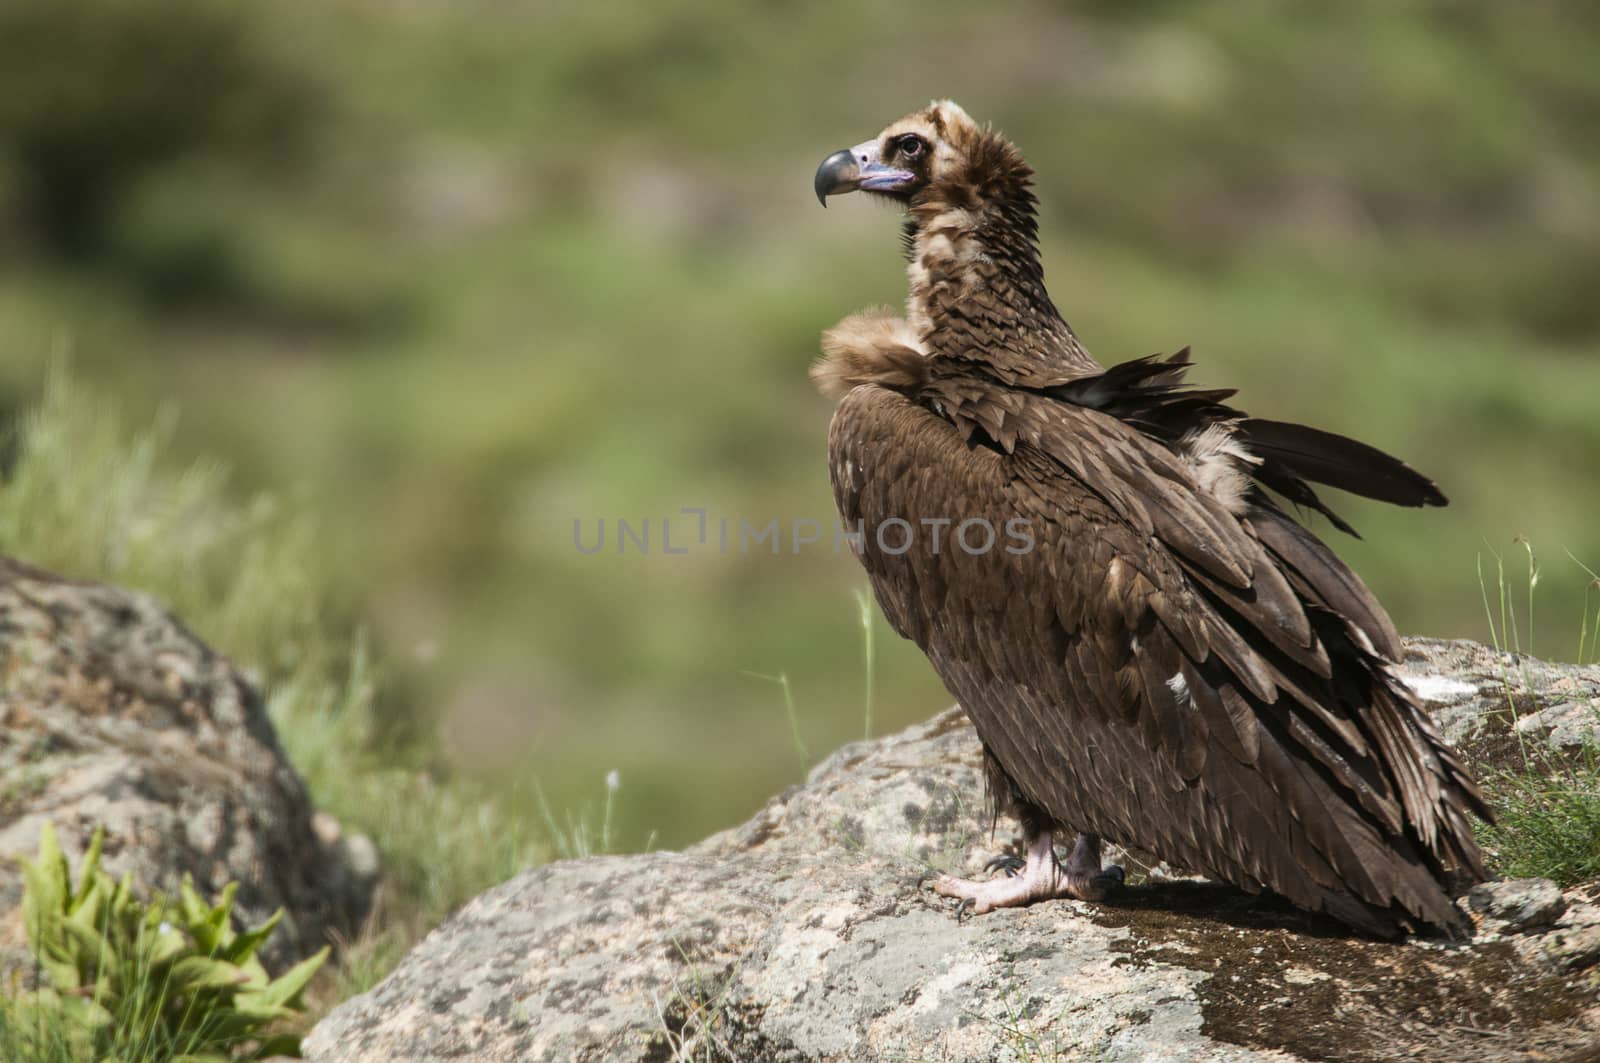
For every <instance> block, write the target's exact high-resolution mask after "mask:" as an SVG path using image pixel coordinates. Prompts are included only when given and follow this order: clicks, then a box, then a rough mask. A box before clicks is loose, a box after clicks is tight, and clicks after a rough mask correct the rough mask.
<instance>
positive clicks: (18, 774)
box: [0, 558, 376, 967]
mask: <svg viewBox="0 0 1600 1063" xmlns="http://www.w3.org/2000/svg"><path fill="white" fill-rule="evenodd" d="M0 633H3V641H0V676H3V679H0V857H4V859H3V860H0V913H7V914H5V915H3V916H0V945H4V946H6V947H8V948H9V949H11V950H12V955H13V957H15V956H16V950H18V949H21V948H24V947H25V945H26V938H25V935H24V931H23V927H22V925H21V916H20V912H19V910H18V907H19V902H20V900H21V897H22V879H21V872H20V869H19V868H18V866H17V864H16V861H15V858H17V857H19V856H31V855H32V854H33V853H34V852H36V850H37V848H38V842H39V829H40V827H41V826H42V825H43V824H44V822H45V821H46V820H49V821H51V822H53V823H54V824H55V827H56V830H57V832H58V834H59V835H60V838H61V844H62V848H63V849H64V850H65V851H66V852H67V855H68V857H69V859H71V860H72V862H73V864H74V866H76V863H77V861H78V859H79V858H80V857H81V855H82V852H83V850H84V848H85V847H86V846H87V844H88V842H89V839H90V836H91V835H92V834H93V832H94V829H95V828H96V827H97V826H102V825H103V826H104V827H105V830H106V839H105V857H104V866H105V867H106V869H107V870H108V871H110V872H111V873H112V874H113V875H121V874H122V873H123V872H125V871H131V872H132V873H133V875H134V877H135V878H136V879H137V880H139V881H141V882H143V883H144V884H145V885H146V886H148V887H150V888H155V889H161V890H163V891H167V892H173V891H175V890H176V889H177V886H178V883H179V881H180V879H181V877H182V876H183V874H184V873H186V872H187V873H189V874H191V875H193V876H194V881H195V884H196V886H197V887H198V888H199V889H200V890H201V892H202V893H205V894H207V895H211V894H214V893H216V892H217V891H219V890H220V889H221V888H222V886H223V885H224V884H226V883H227V882H229V881H238V882H239V884H240V887H239V894H238V898H237V900H236V903H235V913H236V915H237V917H238V918H239V919H240V920H241V921H243V922H246V923H253V922H256V921H259V920H261V919H264V918H266V917H267V916H268V915H270V914H271V913H272V912H273V911H275V910H276V909H277V908H279V907H280V906H281V907H283V908H284V909H285V910H286V916H285V918H284V921H283V923H282V924H281V925H280V927H279V929H278V931H277V932H276V933H275V934H274V935H273V938H272V940H271V941H270V942H269V943H268V945H267V947H266V948H265V949H264V950H263V959H264V961H265V962H266V963H267V964H268V966H269V967H279V966H282V965H284V964H286V963H287V962H289V961H291V960H293V959H298V958H300V957H302V956H305V955H308V954H310V953H311V952H314V951H315V950H316V949H318V948H320V947H321V946H322V945H323V944H324V943H325V942H326V940H327V939H328V935H329V933H330V932H331V931H340V932H345V933H350V932H353V931H354V930H355V929H356V928H357V927H358V926H359V924H360V921H361V919H362V918H363V917H364V915H365V913H366V911H367V908H368V906H369V904H370V902H371V896H372V890H373V888H374V886H375V884H376V873H375V872H376V868H375V866H374V862H373V856H372V847H371V842H369V841H367V840H366V839H364V838H349V837H345V836H344V835H343V832H342V831H341V830H340V829H339V826H338V824H337V823H336V822H335V821H333V819H332V817H319V825H320V827H321V830H320V832H319V830H318V829H315V827H314V825H313V815H312V809H311V803H310V800H309V798H308V797H307V795H306V789H305V786H304V784H303V783H302V782H301V780H300V777H299V776H298V775H296V774H295V771H294V769H293V768H292V767H291V766H290V765H289V762H288V761H287V760H286V759H285V757H284V754H283V749H282V748H281V747H280V746H279V744H278V740H277V736H276V734H275V733H274V731H273V729H272V724H271V722H270V721H269V720H268V718H267V713H266V709H265V707H264V706H263V705H262V701H261V697H260V695H259V694H258V693H257V692H256V690H255V689H254V688H253V687H252V686H251V684H250V683H249V682H248V681H247V680H246V678H245V677H244V676H243V675H241V674H240V672H239V671H238V670H237V669H236V668H234V666H233V665H231V664H230V663H229V662H228V661H227V660H226V659H224V658H223V657H222V656H220V655H219V654H217V653H215V652H213V651H212V650H211V649H209V648H208V647H207V646H206V645H205V644H204V643H202V642H201V641H200V640H199V639H197V638H196V637H195V636H194V635H192V634H190V633H189V632H188V631H187V630H185V629H184V627H183V626H182V625H181V624H180V623H179V622H178V621H177V620H175V619H174V618H173V617H172V616H170V615H169V614H168V613H167V612H165V611H164V610H163V609H161V608H160V607H159V606H158V605H157V604H156V603H155V602H154V601H153V600H151V599H150V598H148V597H146V596H144V595H141V594H134V593H130V592H128V591H124V590H118V589H116V588H113V587H106V586H100V585H97V584H91V583H78V582H73V581H69V580H64V579H61V578H58V577H56V576H52V575H50V574H48V573H45V572H42V571H39V570H37V569H34V568H31V567H28V566H26V565H23V564H20V563H18V562H15V561H11V560H8V559H5V558H0ZM330 836H331V837H330Z"/></svg>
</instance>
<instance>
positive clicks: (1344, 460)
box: [1238, 417, 1448, 506]
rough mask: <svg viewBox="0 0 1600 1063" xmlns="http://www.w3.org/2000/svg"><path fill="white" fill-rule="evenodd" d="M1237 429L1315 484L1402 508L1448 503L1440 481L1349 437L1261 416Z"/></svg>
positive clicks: (1259, 451)
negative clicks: (1438, 482) (1439, 486)
mask: <svg viewBox="0 0 1600 1063" xmlns="http://www.w3.org/2000/svg"><path fill="white" fill-rule="evenodd" d="M1238 429H1239V433H1240V434H1241V435H1242V436H1243V437H1244V439H1245V442H1246V445H1247V446H1248V447H1249V448H1250V449H1251V451H1252V452H1254V453H1255V454H1256V455H1258V456H1259V457H1261V458H1262V459H1263V460H1264V461H1269V462H1279V463H1281V464H1282V465H1284V466H1285V467H1286V468H1288V469H1289V470H1290V471H1291V472H1293V473H1295V474H1297V475H1299V476H1301V477H1303V478H1305V479H1307V480H1310V481H1312V482H1313V483H1319V484H1326V485H1327V486H1329V487H1337V488H1338V489H1340V490H1341V491H1349V492H1350V493H1351V494H1355V495H1362V496H1364V497H1366V498H1375V499H1377V500H1378V501H1380V502H1392V503H1394V504H1395V505H1397V506H1442V505H1445V504H1446V502H1447V501H1448V499H1446V498H1445V496H1444V494H1443V493H1442V492H1441V491H1440V490H1439V488H1438V485H1436V484H1435V483H1434V482H1433V481H1432V480H1430V479H1428V478H1427V477H1426V476H1424V475H1422V474H1421V473H1419V472H1417V471H1416V470H1415V469H1413V468H1412V467H1411V466H1409V465H1407V464H1406V463H1405V462H1403V461H1401V460H1400V459H1399V458H1395V457H1391V456H1390V455H1388V454H1385V453H1384V452H1383V451H1381V450H1379V449H1378V448H1377V447H1372V446H1368V445H1367V444H1365V443H1361V442H1358V441H1356V440H1354V439H1351V438H1349V437H1348V436H1341V435H1338V434H1337V433H1334V432H1324V431H1322V430H1321V429H1320V428H1310V427H1307V426H1306V425H1302V424H1290V423H1289V422H1287V421H1268V420H1264V419H1262V418H1259V417H1247V418H1245V419H1244V420H1242V421H1240V422H1239V423H1238Z"/></svg>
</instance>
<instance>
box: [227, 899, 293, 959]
mask: <svg viewBox="0 0 1600 1063" xmlns="http://www.w3.org/2000/svg"><path fill="white" fill-rule="evenodd" d="M282 921H283V909H282V908H279V909H278V910H277V911H275V912H273V913H272V915H270V916H268V917H267V921H266V922H264V923H262V924H261V925H260V926H257V927H251V928H250V929H249V930H246V931H244V932H243V933H241V934H238V935H236V936H235V937H234V939H233V940H232V941H230V942H229V943H228V945H227V947H226V948H225V949H224V950H223V956H224V957H225V958H226V959H229V960H232V961H233V962H234V963H242V962H244V961H245V960H247V959H249V958H250V957H252V956H254V955H255V954H256V950H257V949H259V948H260V947H261V946H262V945H264V944H266V941H267V939H268V938H269V937H271V936H272V932H273V931H274V930H276V929H277V928H278V924H279V923H281V922H282Z"/></svg>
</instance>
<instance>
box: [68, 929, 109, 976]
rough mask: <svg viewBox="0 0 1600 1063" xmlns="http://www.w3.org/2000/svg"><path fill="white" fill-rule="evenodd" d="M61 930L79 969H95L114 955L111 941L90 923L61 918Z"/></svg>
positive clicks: (86, 970)
mask: <svg viewBox="0 0 1600 1063" xmlns="http://www.w3.org/2000/svg"><path fill="white" fill-rule="evenodd" d="M61 930H62V936H63V938H64V939H65V940H66V942H67V943H68V945H69V946H70V949H71V952H72V955H73V958H74V961H75V962H76V963H77V966H78V969H79V970H80V971H84V972H90V971H93V970H96V969H98V968H99V967H101V966H103V965H104V964H105V963H107V962H108V961H110V960H111V958H112V957H113V956H114V955H115V951H116V950H114V949H113V948H112V947H111V942H109V941H107V940H106V938H105V936H104V935H103V934H101V933H100V931H98V930H96V929H95V928H94V927H93V926H91V925H87V924H85V923H81V922H79V921H78V920H76V919H63V920H62V921H61Z"/></svg>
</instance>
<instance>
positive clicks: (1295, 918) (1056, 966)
mask: <svg viewBox="0 0 1600 1063" xmlns="http://www.w3.org/2000/svg"><path fill="white" fill-rule="evenodd" d="M1412 649H1413V651H1414V652H1413V653H1412V654H1411V656H1410V659H1409V662H1408V670H1409V672H1408V674H1409V676H1410V678H1411V680H1412V681H1413V682H1414V683H1416V684H1417V686H1418V687H1419V689H1422V690H1424V691H1425V692H1427V693H1428V695H1429V697H1430V698H1431V699H1434V700H1433V701H1432V702H1431V704H1432V705H1433V706H1434V707H1435V708H1437V709H1439V710H1440V711H1441V712H1444V713H1445V714H1446V715H1448V714H1450V713H1453V714H1454V716H1453V717H1452V718H1453V720H1454V723H1453V726H1455V728H1456V736H1457V738H1458V739H1460V740H1462V742H1463V747H1464V748H1471V747H1472V743H1473V741H1476V740H1479V739H1481V740H1482V741H1485V742H1489V743H1490V744H1493V743H1494V742H1498V741H1500V739H1501V738H1502V737H1504V736H1503V734H1502V730H1504V729H1505V728H1504V727H1503V721H1498V717H1497V716H1496V713H1497V712H1498V711H1499V710H1498V708H1497V706H1499V704H1500V702H1501V700H1502V699H1503V698H1504V697H1505V691H1506V688H1505V686H1504V685H1503V683H1502V676H1500V675H1498V674H1487V675H1479V674H1477V673H1476V672H1473V671H1472V670H1471V669H1466V668H1461V667H1459V662H1461V661H1466V660H1468V659H1471V660H1478V659H1479V657H1478V655H1477V652H1476V651H1475V650H1470V649H1469V648H1468V647H1464V646H1462V645H1460V644H1454V643H1435V642H1427V641H1419V642H1415V643H1413V644H1412ZM1440 661H1444V662H1446V663H1447V664H1449V670H1441V668H1440V666H1439V664H1438V662H1440ZM1493 664H1494V662H1493V659H1492V655H1491V657H1490V658H1489V667H1491V669H1492V667H1493ZM1541 667H1544V668H1546V669H1549V670H1550V673H1549V674H1550V675H1554V674H1555V673H1557V672H1560V673H1562V675H1561V678H1563V679H1566V680H1571V682H1569V683H1567V684H1566V685H1565V686H1563V687H1562V688H1561V689H1562V690H1563V691H1567V692H1576V691H1579V690H1593V689H1596V688H1597V687H1600V669H1588V670H1579V669H1565V670H1564V669H1560V668H1559V667H1558V666H1547V665H1542V666H1541ZM1510 682H1512V683H1513V684H1515V683H1517V682H1519V681H1518V680H1515V679H1512V680H1510ZM1509 726H1510V727H1511V728H1514V726H1515V725H1514V724H1511V725H1509ZM1018 845H1019V838H1018V837H1017V829H1016V825H1015V824H1014V823H1011V822H1008V821H1006V820H1004V819H1002V820H1001V821H999V823H998V824H997V827H996V830H995V831H994V832H993V834H991V831H990V820H989V817H988V815H987V814H986V812H985V801H984V793H983V784H982V778H981V765H980V756H979V749H978V743H977V740H976V737H975V736H974V734H973V732H972V729H971V727H970V725H969V724H968V722H967V721H966V718H965V717H964V716H963V715H962V713H961V712H960V711H959V710H958V709H951V710H949V711H946V712H944V713H941V714H940V715H938V716H936V717H934V718H933V719H932V720H930V721H928V722H927V723H924V724H921V725H918V726H916V727H912V728H910V729H908V730H906V731H903V732H901V733H899V734H896V735H893V736H890V737H888V738H884V739H881V740H878V741H873V742H863V743H856V744H854V745H850V746H847V747H845V748H844V749H841V750H839V751H838V752H837V753H835V754H834V755H833V756H831V757H830V758H828V759H827V760H826V761H825V762H824V763H822V764H820V765H819V766H818V767H817V768H816V769H815V770H814V771H813V772H812V773H811V776H810V778H809V779H808V781H807V782H806V783H805V785H803V786H798V787H794V788H791V789H790V790H788V791H787V792H785V793H783V794H781V795H779V796H778V797H776V798H774V799H773V800H772V801H771V802H770V803H769V804H768V805H767V807H766V808H764V809H762V810H761V811H760V812H759V813H758V814H757V815H756V816H755V817H754V818H753V819H751V820H750V821H749V822H747V823H745V824H743V825H742V826H740V827H737V828H735V829H733V830H730V831H726V832H724V833H722V834H718V835H715V836H713V837H711V838H708V839H707V840H705V841H704V842H702V843H700V844H699V845H696V846H694V847H693V848H691V849H689V850H687V851H684V852H655V853H647V854H643V855H636V856H604V857H596V858H591V859H586V860H576V861H562V862H559V863H554V864H550V865H547V866H545V867H541V868H537V869H534V870H531V871H528V872H526V873H524V874H522V875H520V876H518V877H517V878H515V879H512V880H511V881H510V882H507V883H505V884H503V885H501V886H499V887H497V888H496V889H493V890H491V891H489V892H488V893H486V894H484V895H482V896H480V897H478V898H477V899H476V900H474V901H472V902H471V903H469V904H468V905H466V907H465V908H463V909H462V910H461V911H460V912H458V913H457V914H456V915H455V916H453V917H452V918H451V919H450V920H449V921H448V922H446V923H445V924H444V925H443V926H442V927H440V928H439V929H437V930H435V931H434V932H433V933H432V934H430V935H429V936H428V937H427V938H426V939H425V940H424V941H422V942H421V943H420V944H419V945H418V946H417V947H416V948H415V949H414V950H413V951H412V952H411V953H410V954H409V955H408V956H407V957H406V959H405V960H404V961H403V962H402V963H401V965H400V967H399V968H398V969H397V970H396V971H395V972H394V973H393V974H392V975H391V976H390V977H389V978H388V979H387V980H385V981H384V982H383V983H381V984H380V985H378V986H377V987H376V988H374V989H373V990H372V991H370V992H368V993H366V994H365V995H363V996H360V997H357V998H355V999H352V1000H349V1001H346V1002H345V1003H344V1004H342V1005H341V1006H340V1007H338V1008H337V1009H335V1010H334V1011H333V1012H332V1013H330V1014H329V1015H328V1016H327V1017H326V1018H324V1019H323V1020H322V1022H321V1023H319V1024H318V1025H317V1026H316V1027H315V1028H314V1030H313V1031H312V1033H311V1034H310V1036H309V1037H308V1039H307V1040H306V1042H305V1049H306V1053H307V1056H308V1058H310V1059H313V1060H319V1061H323V1063H356V1061H367V1060H370V1061H379V1060H383V1061H390V1060H422V1059H428V1060H438V1059H461V1060H475V1061H476V1060H484V1061H492V1060H561V1061H567V1060H583V1061H599V1060H617V1061H639V1063H645V1061H667V1060H679V1059H682V1060H689V1059H693V1060H737V1061H758V1063H759V1061H772V1063H779V1061H783V1063H791V1061H792V1063H801V1061H840V1063H843V1061H860V1060H952V1061H964V1060H1008V1061H1009V1060H1018V1061H1020V1060H1056V1059H1080V1058H1082V1059H1097V1060H1100V1059H1103V1060H1129V1061H1135V1060H1149V1059H1162V1060H1168V1059H1189V1060H1267V1059H1275V1060H1282V1059H1294V1058H1309V1059H1363V1060H1390V1059H1395V1060H1398V1059H1431V1060H1461V1059H1473V1060H1480V1061H1483V1060H1498V1059H1564V1058H1588V1055H1587V1053H1591V1052H1594V1051H1597V1050H1600V969H1597V964H1596V956H1597V953H1600V950H1597V949H1596V948H1595V945H1594V942H1595V930H1596V928H1597V927H1600V908H1597V907H1596V905H1595V903H1594V898H1593V896H1592V892H1593V891H1584V890H1569V891H1567V893H1566V894H1565V895H1564V896H1561V899H1560V901H1559V903H1558V902H1556V901H1554V900H1552V898H1551V896H1550V893H1551V891H1552V890H1554V887H1553V886H1548V884H1536V883H1523V884H1521V885H1520V887H1519V892H1518V896H1519V897H1521V898H1523V900H1522V901H1514V900H1513V899H1512V898H1511V897H1510V896H1509V895H1505V896H1500V897H1499V901H1500V902H1503V903H1500V906H1499V907H1498V908H1496V911H1497V912H1498V913H1499V916H1500V918H1498V920H1497V921H1492V922H1491V921H1485V922H1484V925H1483V926H1482V928H1481V930H1480V932H1479V934H1478V935H1477V936H1476V937H1475V938H1474V939H1473V940H1472V941H1470V942H1464V943H1447V942H1441V941H1436V940H1409V941H1403V942H1380V941H1372V940H1367V939H1364V938H1360V937H1356V936H1353V935H1351V934H1350V933H1348V932H1347V931H1345V930H1344V929H1343V928H1342V927H1340V926H1339V925H1337V924H1335V923H1332V922H1330V921H1328V920H1326V919H1323V918H1319V917H1315V916H1311V915H1308V914H1306V913H1303V912H1299V911H1297V910H1295V909H1293V908H1291V907H1289V906H1288V905H1286V904H1284V903H1283V902H1282V901H1281V900H1277V899H1274V898H1270V897H1252V896H1249V895H1246V894H1244V893H1242V892H1241V891H1238V890H1236V889H1233V888H1231V887H1225V886H1221V885H1217V884H1213V883H1207V882H1204V881H1195V880H1192V879H1185V878H1183V877H1182V876H1181V875H1176V874H1173V873H1170V872H1169V873H1164V874H1162V875H1159V876H1149V877H1146V876H1145V875H1143V874H1139V873H1138V872H1142V871H1143V870H1145V868H1146V865H1147V863H1148V862H1147V861H1143V860H1141V859H1140V854H1136V853H1129V854H1123V859H1124V860H1125V861H1126V863H1127V866H1128V868H1129V870H1130V872H1135V873H1134V874H1132V875H1130V883H1131V885H1130V886H1129V887H1128V888H1125V889H1124V890H1122V891H1120V892H1119V893H1118V894H1115V895H1113V897H1112V898H1111V899H1110V900H1108V901H1107V902H1105V903H1101V904H1086V903H1080V902H1076V901H1054V902H1050V903H1046V904H1039V905H1035V906H1033V907H1031V908H1027V909H1021V910H1002V911H997V912H993V913H990V914H988V915H984V916H979V917H970V918H965V919H963V918H958V916H957V914H956V912H955V910H954V909H953V907H952V905H951V903H950V902H948V901H946V900H944V899H942V898H939V897H937V896H935V895H934V894H933V893H932V892H931V890H930V889H929V888H928V885H927V882H928V879H929V878H930V877H931V875H932V874H933V873H934V872H935V871H936V870H941V869H951V868H954V869H957V870H960V871H962V872H965V873H969V874H974V873H979V872H980V871H981V868H982V867H983V864H984V862H985V861H986V860H988V859H989V858H990V857H991V856H993V855H994V854H996V853H997V852H1000V851H1007V850H1009V851H1013V852H1014V851H1016V849H1017V847H1018ZM1556 893H1557V894H1558V895H1560V891H1556ZM1497 896H1498V895H1497ZM1528 898H1532V899H1534V900H1536V901H1537V903H1532V902H1529V901H1528ZM1529 912H1531V913H1534V914H1532V915H1530V916H1529V917H1527V918H1521V919H1519V920H1515V922H1516V925H1515V926H1514V927H1513V926H1512V925H1511V923H1512V920H1508V919H1507V918H1505V917H1506V915H1507V914H1508V913H1524V914H1527V913H1529Z"/></svg>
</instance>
